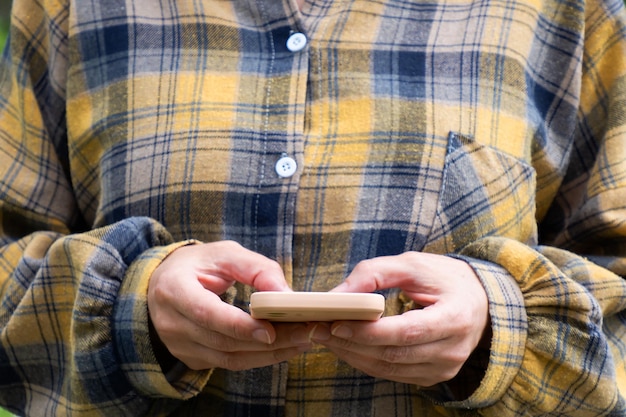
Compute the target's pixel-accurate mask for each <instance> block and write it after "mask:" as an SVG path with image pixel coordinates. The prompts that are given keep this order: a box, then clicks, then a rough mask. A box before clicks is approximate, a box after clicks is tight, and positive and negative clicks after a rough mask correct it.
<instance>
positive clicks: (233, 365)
mask: <svg viewBox="0 0 626 417" xmlns="http://www.w3.org/2000/svg"><path fill="white" fill-rule="evenodd" d="M218 367H220V368H223V369H227V370H229V371H243V370H245V369H246V366H245V361H243V360H242V358H241V356H240V355H236V354H222V355H220V360H219V364H218Z"/></svg>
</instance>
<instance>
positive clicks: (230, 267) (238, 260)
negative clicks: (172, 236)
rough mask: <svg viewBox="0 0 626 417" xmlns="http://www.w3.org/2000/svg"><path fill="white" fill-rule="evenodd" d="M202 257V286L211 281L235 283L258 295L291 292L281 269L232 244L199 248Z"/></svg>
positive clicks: (218, 244) (259, 255)
mask: <svg viewBox="0 0 626 417" xmlns="http://www.w3.org/2000/svg"><path fill="white" fill-rule="evenodd" d="M198 249H199V250H201V251H202V252H201V254H200V255H201V256H202V257H203V259H206V260H207V261H206V263H205V268H206V270H205V271H204V272H205V273H204V274H202V275H200V276H199V279H200V281H201V282H208V281H210V280H211V279H212V278H213V277H217V278H220V279H225V280H234V281H238V282H241V283H243V284H246V285H250V286H252V287H254V288H256V289H258V290H261V291H291V289H290V288H289V285H288V284H287V282H286V281H285V276H284V273H283V271H282V268H281V267H280V265H279V264H278V263H277V262H276V261H274V260H272V259H269V258H267V257H265V256H263V255H261V254H258V253H256V252H253V251H251V250H248V249H246V248H244V247H243V246H241V245H240V244H239V243H236V242H233V241H222V242H214V243H210V244H206V245H201V246H200V248H198Z"/></svg>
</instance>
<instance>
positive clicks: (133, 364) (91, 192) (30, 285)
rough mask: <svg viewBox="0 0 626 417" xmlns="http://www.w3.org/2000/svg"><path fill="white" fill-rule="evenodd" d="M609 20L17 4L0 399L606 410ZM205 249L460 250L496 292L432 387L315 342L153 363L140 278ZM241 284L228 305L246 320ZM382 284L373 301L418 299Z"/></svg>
mask: <svg viewBox="0 0 626 417" xmlns="http://www.w3.org/2000/svg"><path fill="white" fill-rule="evenodd" d="M625 17H626V15H625V12H624V6H623V4H622V0H585V1H583V0H543V1H535V0H423V1H412V0H313V1H307V3H306V4H305V6H304V7H303V8H302V9H301V10H298V9H297V8H296V6H295V2H294V1H293V0H289V1H288V0H271V1H270V0H267V1H265V0H232V1H231V0H205V1H192V0H176V1H169V2H154V1H149V0H80V1H78V0H18V1H15V2H14V9H13V12H12V27H11V32H10V45H9V46H8V47H7V48H6V50H5V53H4V55H3V57H2V61H1V63H0V245H1V246H0V247H1V248H0V302H1V308H0V405H2V406H5V407H7V408H8V409H10V410H13V411H15V412H17V413H18V414H23V415H27V416H94V417H95V416H109V417H110V416H133V417H135V416H139V415H150V416H165V415H172V416H188V415H193V416H228V417H233V416H254V417H263V416H286V417H292V416H294V417H295V416H300V417H307V416H314V417H317V416H320V417H321V416H342V417H344V416H358V417H364V416H382V417H390V416H424V417H432V416H470V415H481V416H489V417H502V416H539V415H541V416H594V417H597V416H624V415H626V402H625V398H626V360H625V357H626V313H625V312H626V282H625V281H624V277H626V116H625V112H626V29H625V23H626V19H625ZM293 33H303V34H305V36H306V40H307V43H306V45H305V47H304V48H303V49H301V50H299V51H292V50H290V49H289V48H288V47H287V40H288V39H289V37H290V36H291V35H292V34H293ZM284 156H288V157H291V158H292V159H293V160H294V161H295V162H296V164H297V169H296V172H295V174H294V175H293V176H291V177H287V178H284V177H281V176H279V175H277V173H276V172H275V169H274V168H275V164H276V162H277V161H278V160H279V159H280V158H282V157H284ZM224 239H231V240H235V241H237V242H239V243H241V244H242V245H243V246H244V247H246V248H248V249H251V250H253V251H256V252H259V253H261V254H263V255H265V256H268V257H270V258H272V259H275V260H277V261H278V262H279V263H280V265H281V266H282V268H283V270H284V272H285V275H286V277H287V279H288V282H289V283H290V285H291V286H292V287H293V288H294V289H295V290H301V291H326V290H329V289H330V288H332V287H334V286H335V285H337V284H338V283H340V282H341V281H342V280H343V279H344V278H345V277H346V275H347V274H348V273H349V272H350V271H351V270H352V269H353V268H354V267H355V265H356V264H357V263H358V262H360V261H362V260H364V259H368V258H373V257H377V256H384V255H395V254H400V253H403V252H406V251H425V252H432V253H437V254H446V255H449V256H455V257H459V258H461V259H464V260H465V261H467V262H468V263H469V264H470V265H471V266H472V267H473V268H474V270H475V271H476V272H477V274H478V275H479V277H480V279H481V281H482V283H483V284H484V286H485V289H486V291H487V294H488V297H489V303H490V315H491V327H492V329H491V330H492V334H493V336H492V341H491V347H490V349H484V351H481V350H479V351H477V352H476V354H475V355H474V356H472V358H470V360H469V361H468V362H467V364H466V366H465V367H464V368H463V369H462V370H461V372H460V373H459V375H458V376H457V377H456V378H454V379H453V380H452V381H449V382H448V383H444V384H440V385H438V386H436V387H433V388H432V389H420V388H419V387H415V386H410V385H406V384H401V383H394V382H391V381H386V380H382V379H377V378H373V377H370V376H367V375H365V374H363V373H361V372H359V371H357V370H355V369H353V368H351V367H349V366H348V365H347V364H345V363H343V362H340V361H338V360H337V359H336V357H334V356H333V355H332V354H330V353H329V352H328V351H326V350H324V349H321V348H320V349H317V350H315V351H312V352H309V353H306V354H303V355H301V356H299V357H297V358H296V359H293V360H291V361H288V362H286V363H282V364H279V365H276V366H273V367H266V368H261V369H255V370H251V371H245V372H226V371H224V370H221V369H214V370H207V371H201V372H199V371H198V372H196V371H191V370H187V369H183V370H181V372H180V373H179V374H177V375H167V376H166V375H164V374H163V372H162V371H161V368H160V366H159V363H158V362H157V361H156V359H155V354H154V352H153V349H152V347H151V344H150V339H149V330H150V329H149V325H148V318H147V317H148V315H147V314H148V313H147V304H146V289H147V285H148V279H149V277H150V274H151V272H152V271H153V270H154V269H155V268H156V267H157V266H158V265H159V263H160V262H161V260H162V259H163V258H164V257H166V256H167V255H168V254H169V253H171V251H173V250H174V249H176V248H177V247H179V246H180V245H184V244H189V243H190V242H194V241H199V242H211V241H218V240H224ZM441 279H445V277H443V276H442V277H441ZM250 292H251V289H250V288H246V287H243V286H236V287H234V288H233V289H232V290H230V291H229V292H228V294H226V295H225V299H227V300H228V301H229V302H232V303H234V304H236V305H238V306H240V307H241V308H244V309H245V308H246V305H247V300H248V297H249V294H250ZM385 295H386V296H387V300H388V305H387V312H386V314H388V315H391V314H401V313H402V312H403V311H405V309H406V308H411V307H410V305H407V304H406V303H405V302H406V300H405V299H404V298H403V297H402V296H401V294H399V292H398V291H396V290H390V291H388V292H386V294H385ZM168 376H169V378H168Z"/></svg>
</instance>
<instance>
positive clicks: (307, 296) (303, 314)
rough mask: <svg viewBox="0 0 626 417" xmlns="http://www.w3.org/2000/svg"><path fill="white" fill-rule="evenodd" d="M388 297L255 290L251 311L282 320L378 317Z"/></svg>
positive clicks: (257, 316)
mask: <svg viewBox="0 0 626 417" xmlns="http://www.w3.org/2000/svg"><path fill="white" fill-rule="evenodd" d="M384 310H385V297H383V296H382V295H380V294H369V293H341V292H274V291H266V292H255V293H253V294H252V296H251V297H250V314H251V315H252V317H253V318H255V319H264V320H271V321H282V322H302V321H337V320H370V321H371V320H378V319H379V318H380V317H381V316H382V314H383V312H384Z"/></svg>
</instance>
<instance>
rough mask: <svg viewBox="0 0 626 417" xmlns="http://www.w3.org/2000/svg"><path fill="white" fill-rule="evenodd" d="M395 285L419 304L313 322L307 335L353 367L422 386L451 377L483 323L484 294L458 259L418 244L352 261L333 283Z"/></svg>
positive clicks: (347, 287) (351, 288) (366, 288)
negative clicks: (365, 317)
mask: <svg viewBox="0 0 626 417" xmlns="http://www.w3.org/2000/svg"><path fill="white" fill-rule="evenodd" d="M385 288H400V289H402V290H403V291H404V292H405V293H406V294H407V295H408V296H409V297H410V298H411V299H413V300H414V301H415V303H416V304H418V305H420V306H423V308H420V309H415V310H411V311H408V312H406V313H404V314H402V315H398V316H391V317H383V318H382V319H380V320H378V321H376V322H357V321H342V322H335V323H332V324H327V323H318V324H316V327H315V330H314V331H313V332H312V340H313V341H315V342H317V343H320V344H322V345H325V346H327V347H328V348H329V349H330V350H331V351H333V352H334V353H335V354H336V355H337V356H338V357H339V358H341V359H343V360H344V361H346V362H347V363H349V364H350V365H351V366H353V367H354V368H357V369H360V370H361V371H363V372H365V373H367V374H369V375H372V376H375V377H379V378H384V379H388V380H392V381H398V382H404V383H408V384H416V385H419V386H423V387H428V386H432V385H435V384H437V383H439V382H443V381H448V380H450V379H452V378H454V377H455V376H456V375H457V373H458V372H459V371H460V369H461V367H462V366H463V364H464V363H465V362H466V361H467V359H468V357H469V356H470V354H471V353H472V352H473V351H474V349H475V348H476V346H477V345H478V344H479V342H480V341H481V338H482V337H483V334H485V331H486V329H487V326H488V325H489V308H488V299H487V295H486V293H485V290H484V288H483V286H482V284H481V282H480V281H479V279H478V277H477V276H476V273H475V272H474V270H473V269H472V268H471V267H470V266H469V265H468V264H467V263H466V262H463V261H461V260H458V259H455V258H451V257H446V256H442V255H434V254H427V253H418V252H407V253H404V254H402V255H398V256H389V257H380V258H375V259H370V260H366V261H363V262H361V263H359V264H358V265H357V266H356V268H355V269H354V271H353V272H352V273H351V274H350V276H348V278H347V279H346V281H345V282H344V283H343V284H341V285H339V286H338V287H336V288H335V289H334V290H333V291H340V292H373V291H376V290H380V289H385Z"/></svg>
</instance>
